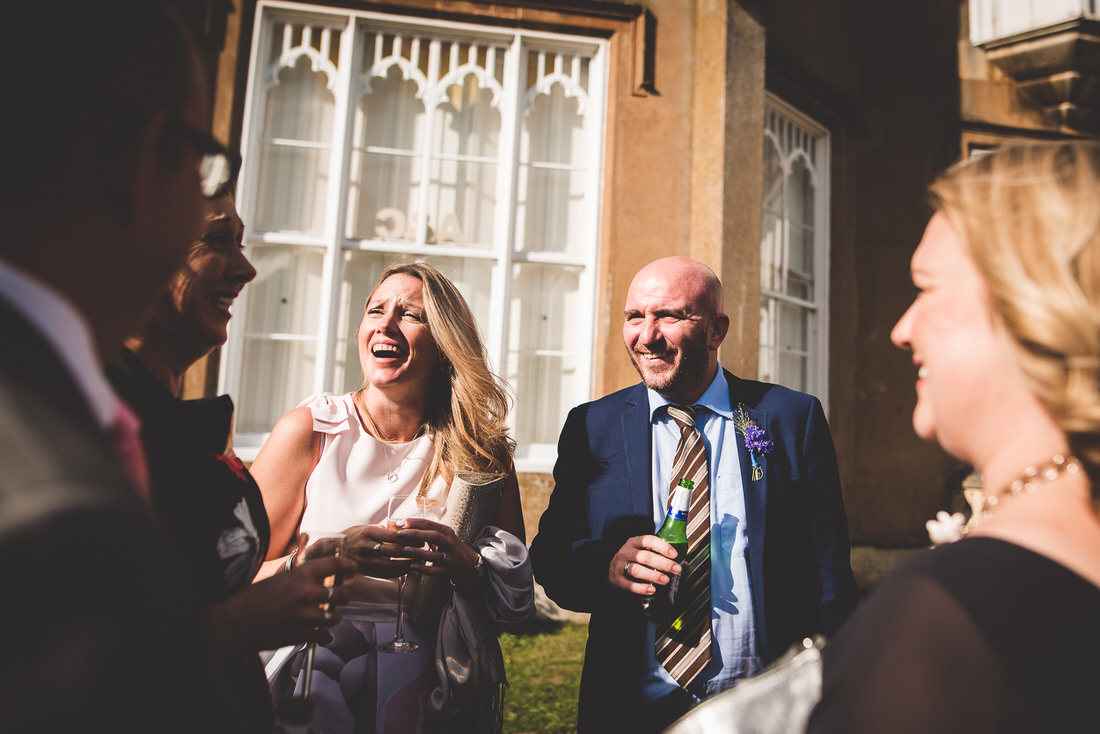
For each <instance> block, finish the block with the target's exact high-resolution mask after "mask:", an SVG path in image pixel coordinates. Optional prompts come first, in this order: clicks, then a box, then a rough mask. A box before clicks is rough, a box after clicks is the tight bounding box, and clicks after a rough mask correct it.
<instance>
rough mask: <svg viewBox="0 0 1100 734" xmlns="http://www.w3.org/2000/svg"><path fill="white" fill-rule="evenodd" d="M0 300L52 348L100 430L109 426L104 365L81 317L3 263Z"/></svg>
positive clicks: (111, 402) (111, 399) (111, 405)
mask: <svg viewBox="0 0 1100 734" xmlns="http://www.w3.org/2000/svg"><path fill="white" fill-rule="evenodd" d="M0 297H3V298H4V299H5V300H6V301H7V302H8V303H9V304H10V305H11V307H12V308H14V309H15V310H16V311H18V312H19V313H20V314H21V315H22V316H23V318H25V319H26V320H27V321H29V322H30V323H31V325H32V326H34V328H35V329H37V330H38V332H39V333H40V334H41V335H42V338H43V339H45V340H46V342H47V343H48V344H49V345H50V346H51V347H53V350H54V351H55V352H57V355H58V357H59V358H60V359H61V361H62V362H63V363H64V364H65V366H66V367H67V368H68V370H69V374H71V375H72V377H73V381H74V382H76V384H77V387H78V388H80V391H81V392H82V393H83V394H84V397H85V398H87V400H88V404H89V405H90V406H91V409H92V413H93V414H94V415H95V418H96V421H97V422H98V423H99V425H101V426H106V425H108V424H109V423H110V422H111V420H112V419H113V418H114V412H115V401H116V398H115V394H114V392H113V391H112V390H111V386H110V384H109V383H108V382H107V379H106V378H105V377H104V376H103V361H102V359H101V358H100V355H99V354H98V353H97V352H96V347H95V344H94V342H93V341H92V333H91V329H90V328H89V326H88V322H87V320H86V319H85V318H84V316H83V314H81V313H80V311H78V310H77V308H76V307H75V306H74V305H73V303H72V302H71V301H69V299H67V298H65V297H64V296H63V295H62V294H60V293H58V292H57V291H56V290H54V289H53V288H50V287H49V286H48V285H46V284H45V283H43V282H42V281H40V280H38V279H37V278H35V277H34V276H32V275H30V274H29V273H26V272H24V271H22V270H20V269H18V268H16V267H14V266H12V265H10V264H8V263H5V262H4V261H3V260H0Z"/></svg>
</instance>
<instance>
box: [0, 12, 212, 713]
mask: <svg viewBox="0 0 1100 734" xmlns="http://www.w3.org/2000/svg"><path fill="white" fill-rule="evenodd" d="M4 13H5V24H6V26H5V27H7V28H8V29H9V31H10V32H9V33H8V34H6V37H5V40H4V42H3V43H2V44H0V67H2V68H4V69H6V70H7V71H8V72H9V73H8V78H7V86H6V88H5V97H6V100H7V105H6V114H5V133H4V135H3V136H2V141H0V146H2V148H3V155H2V157H3V160H4V177H3V178H4V181H3V184H2V186H3V188H2V193H0V212H2V215H0V216H2V221H3V222H4V225H5V226H4V233H3V235H2V236H0V340H2V345H0V559H3V561H2V564H0V568H2V571H0V581H2V582H3V588H4V592H3V600H2V601H0V656H2V658H3V661H4V664H3V666H2V668H3V672H0V731H4V732H24V731H42V732H77V731H112V732H135V733H136V732H153V731H155V732H198V731H202V732H218V731H233V730H234V725H233V721H232V719H231V718H230V717H229V715H228V705H227V704H225V702H219V700H218V694H217V693H216V691H214V690H213V686H212V685H211V682H210V678H211V675H210V669H209V667H207V657H206V654H207V646H208V640H207V638H206V633H205V631H204V628H203V624H202V620H201V617H200V614H199V611H198V607H197V604H196V602H195V597H194V596H193V595H192V594H191V593H189V590H188V589H186V588H185V587H184V584H183V582H182V579H183V578H184V575H183V574H182V573H180V572H179V571H178V566H177V565H176V561H175V557H174V556H173V552H172V551H171V550H170V549H169V547H168V545H167V544H166V542H165V541H164V540H163V536H162V533H161V531H160V529H159V528H158V527H157V526H156V523H155V521H154V519H153V517H152V515H151V513H150V511H149V508H148V506H147V504H146V501H145V499H144V497H143V495H142V490H143V487H142V483H143V481H144V475H143V473H142V468H143V466H142V461H141V457H142V454H141V449H140V444H135V443H134V438H135V429H136V426H134V425H133V424H132V423H128V422H127V419H128V418H130V417H131V414H129V413H128V412H127V411H126V410H125V408H124V407H123V406H120V403H119V401H118V400H117V398H115V396H114V394H113V393H112V392H111V390H110V387H109V386H108V384H107V383H106V381H105V379H104V377H103V376H102V374H101V372H100V370H101V367H102V362H103V359H104V357H110V356H113V355H114V354H116V353H117V351H118V349H119V347H120V346H121V343H122V340H123V338H124V337H125V336H127V335H129V334H131V333H134V332H136V331H137V328H138V326H139V325H140V323H141V320H142V317H143V315H144V312H145V309H146V307H147V306H148V305H149V303H150V302H151V300H152V298H153V296H154V295H155V294H156V293H157V292H158V290H159V289H160V288H161V287H163V285H164V284H165V282H166V281H167V279H168V277H169V275H170V274H171V273H172V272H174V270H175V269H176V267H177V266H178V265H179V264H180V262H181V261H182V258H183V255H184V253H185V252H186V250H187V248H188V246H189V245H190V244H191V242H193V240H194V239H195V237H196V236H197V234H198V228H199V226H200V220H201V206H202V198H203V193H204V187H205V188H206V189H207V191H209V187H210V186H211V185H212V184H213V182H214V180H215V179H217V178H218V174H217V172H216V171H215V170H214V169H213V168H210V167H209V166H208V167H207V168H204V169H202V172H201V173H200V166H201V165H202V164H203V163H204V162H205V163H206V164H216V163H217V160H218V155H217V153H216V152H215V151H216V149H217V148H218V145H217V143H216V142H215V141H213V140H212V139H211V138H210V136H209V134H208V133H207V132H206V127H207V124H208V120H207V117H208V111H207V91H206V88H205V81H204V74H203V73H202V71H201V66H200V62H199V57H198V54H197V51H196V48H195V45H194V42H193V41H192V40H191V39H190V38H189V37H188V35H187V33H186V31H185V30H184V29H183V27H182V25H181V24H180V22H179V21H178V19H177V18H176V16H175V15H174V14H172V13H171V12H170V11H168V10H167V9H165V8H164V7H163V6H161V5H160V4H159V3H158V2H154V1H152V0H96V2H88V1H87V0H79V1H77V0H58V1H56V2H49V3H39V2H25V3H15V4H12V5H11V6H10V7H6V8H5V11H4ZM116 438H117V439H121V440H120V441H116V440H115V439H116Z"/></svg>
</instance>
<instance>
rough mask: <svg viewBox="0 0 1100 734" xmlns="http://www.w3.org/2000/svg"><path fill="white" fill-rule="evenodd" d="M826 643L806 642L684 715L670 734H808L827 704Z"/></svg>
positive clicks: (670, 730) (816, 640) (808, 639)
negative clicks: (823, 686)
mask: <svg viewBox="0 0 1100 734" xmlns="http://www.w3.org/2000/svg"><path fill="white" fill-rule="evenodd" d="M824 644H825V641H824V638H822V637H820V636H817V637H814V638H813V639H812V640H811V639H810V638H808V637H807V638H806V639H805V640H803V641H802V644H801V645H795V646H794V647H792V648H791V649H790V650H789V651H788V652H787V653H786V654H784V655H783V657H781V658H779V659H778V660H776V661H775V662H774V663H772V664H771V666H769V667H768V668H767V670H765V671H764V672H763V673H760V674H759V675H757V676H755V677H752V678H748V679H746V680H743V681H740V682H739V683H737V684H736V685H734V686H733V687H732V688H730V689H729V690H727V691H723V692H722V693H719V694H718V695H716V696H714V697H713V698H708V699H707V700H706V701H704V702H703V703H701V704H699V705H698V706H696V707H695V708H693V709H692V710H691V711H689V712H688V713H686V714H684V715H683V716H682V717H680V719H679V720H678V721H677V722H676V723H675V724H673V725H672V726H670V727H669V728H668V729H665V734H703V732H706V734H802V733H803V732H805V731H806V723H807V722H808V721H809V720H810V713H811V712H812V711H813V710H814V706H816V705H817V702H818V701H819V700H820V699H821V648H822V647H823V646H824Z"/></svg>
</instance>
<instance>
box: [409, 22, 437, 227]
mask: <svg viewBox="0 0 1100 734" xmlns="http://www.w3.org/2000/svg"><path fill="white" fill-rule="evenodd" d="M439 53H440V42H439V39H438V38H433V39H432V40H431V42H430V43H429V44H428V89H427V92H426V93H425V95H424V102H425V104H424V141H423V145H424V148H423V151H422V152H423V156H422V157H421V159H420V190H419V191H417V197H416V198H417V202H418V203H417V212H416V244H418V245H421V244H424V243H426V242H427V241H428V206H429V205H430V200H431V189H432V180H431V177H432V155H433V153H434V145H435V118H436V107H437V106H438V105H439V101H440V99H441V97H442V92H443V91H444V90H441V89H439ZM435 224H436V227H438V226H439V222H436V223H435Z"/></svg>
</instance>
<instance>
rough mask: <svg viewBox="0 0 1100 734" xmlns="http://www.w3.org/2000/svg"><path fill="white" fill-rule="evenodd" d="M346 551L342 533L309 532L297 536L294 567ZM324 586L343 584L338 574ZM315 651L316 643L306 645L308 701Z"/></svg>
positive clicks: (304, 687)
mask: <svg viewBox="0 0 1100 734" xmlns="http://www.w3.org/2000/svg"><path fill="white" fill-rule="evenodd" d="M346 551H347V536H346V535H344V534H343V533H327V532H311V533H302V534H300V535H299V536H298V553H297V554H296V555H295V557H294V561H295V564H294V565H296V566H300V565H302V564H304V563H309V562H310V561H316V560H317V559H319V558H339V557H340V556H342V555H344V553H345V552H346ZM322 583H324V585H325V586H330V587H331V586H337V585H339V584H341V583H343V579H342V578H340V574H333V575H331V576H326V577H325V580H324V581H323V582H322ZM320 606H321V611H323V612H325V617H326V619H327V617H328V612H329V610H330V609H331V608H332V604H331V602H324V603H323V604H321V605H320ZM316 650H317V643H316V642H310V643H308V644H307V645H306V664H305V670H304V672H303V674H302V675H303V682H302V698H305V699H307V700H308V699H309V690H310V684H311V683H312V682H313V654H314V652H315V651H316Z"/></svg>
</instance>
